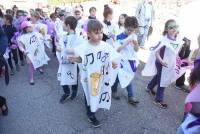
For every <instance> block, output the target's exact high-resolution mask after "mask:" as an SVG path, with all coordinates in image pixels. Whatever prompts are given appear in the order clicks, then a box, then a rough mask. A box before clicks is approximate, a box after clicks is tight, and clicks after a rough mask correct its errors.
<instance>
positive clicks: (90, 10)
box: [89, 7, 97, 13]
mask: <svg viewBox="0 0 200 134" xmlns="http://www.w3.org/2000/svg"><path fill="white" fill-rule="evenodd" d="M92 10H95V11H97V9H96V7H91V8H90V9H89V12H90V13H91V12H92Z"/></svg>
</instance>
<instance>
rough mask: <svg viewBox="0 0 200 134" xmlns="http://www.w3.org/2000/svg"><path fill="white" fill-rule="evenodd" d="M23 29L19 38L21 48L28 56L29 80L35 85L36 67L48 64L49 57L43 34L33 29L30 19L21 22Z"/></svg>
mask: <svg viewBox="0 0 200 134" xmlns="http://www.w3.org/2000/svg"><path fill="white" fill-rule="evenodd" d="M21 29H22V34H21V36H20V37H19V39H18V41H19V48H20V50H21V51H22V52H23V53H24V54H25V55H26V57H27V58H26V59H27V63H28V70H29V82H30V85H34V79H33V71H34V69H37V68H40V67H42V66H43V65H44V64H47V61H48V60H49V58H48V56H47V55H46V53H45V50H44V43H43V42H42V40H41V38H42V35H41V34H39V33H38V32H34V31H33V29H32V24H31V23H30V22H29V21H24V22H23V23H22V24H21Z"/></svg>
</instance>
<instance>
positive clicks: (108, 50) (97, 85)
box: [71, 20, 118, 127]
mask: <svg viewBox="0 0 200 134" xmlns="http://www.w3.org/2000/svg"><path fill="white" fill-rule="evenodd" d="M102 28H103V26H102V24H101V23H100V22H99V21H97V20H90V21H89V22H88V25H87V32H88V37H89V41H87V42H86V43H85V44H84V45H81V46H80V47H78V48H76V49H75V54H76V55H77V57H74V58H71V60H72V61H76V62H81V63H82V68H81V70H82V71H81V83H82V86H83V89H84V93H85V97H86V110H87V116H88V119H89V121H90V123H91V124H92V125H93V126H94V127H99V126H100V123H99V121H98V120H97V119H96V117H95V112H96V111H97V110H98V109H99V108H106V109H109V108H110V105H111V83H110V81H111V69H112V67H113V68H116V64H115V63H113V62H112V61H113V60H114V59H117V58H118V53H117V52H116V51H115V50H114V49H113V48H112V46H110V45H109V44H107V43H105V42H103V41H101V40H102V36H103V32H102Z"/></svg>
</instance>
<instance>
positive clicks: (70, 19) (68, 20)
mask: <svg viewBox="0 0 200 134" xmlns="http://www.w3.org/2000/svg"><path fill="white" fill-rule="evenodd" d="M65 25H69V27H70V29H72V30H75V29H76V26H77V19H76V18H75V17H74V16H68V17H67V18H66V19H65Z"/></svg>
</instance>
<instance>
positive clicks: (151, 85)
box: [147, 74, 158, 91]
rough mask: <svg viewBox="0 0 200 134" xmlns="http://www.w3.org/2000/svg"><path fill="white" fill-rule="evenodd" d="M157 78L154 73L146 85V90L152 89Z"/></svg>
mask: <svg viewBox="0 0 200 134" xmlns="http://www.w3.org/2000/svg"><path fill="white" fill-rule="evenodd" d="M157 79H158V75H157V74H156V75H155V76H154V77H153V79H152V80H151V81H150V82H149V84H148V85H147V89H148V90H151V91H152V90H153V88H154V87H155V86H156V85H157Z"/></svg>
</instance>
